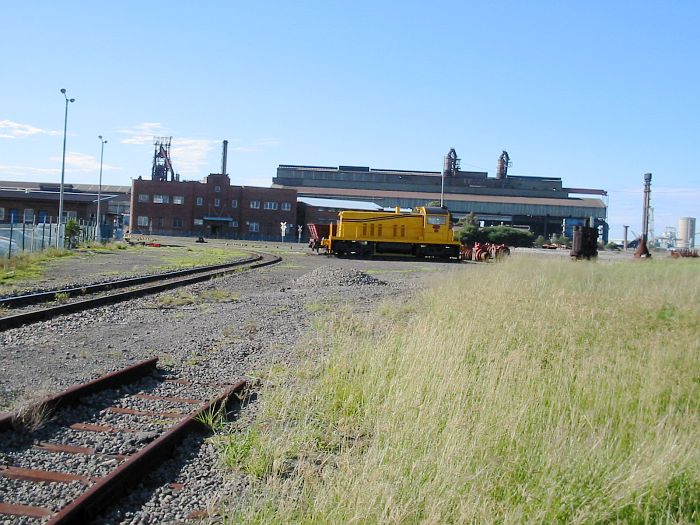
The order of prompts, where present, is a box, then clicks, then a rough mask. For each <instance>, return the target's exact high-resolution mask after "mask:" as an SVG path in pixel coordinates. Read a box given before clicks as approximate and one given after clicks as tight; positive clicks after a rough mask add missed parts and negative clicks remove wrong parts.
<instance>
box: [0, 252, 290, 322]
mask: <svg viewBox="0 0 700 525" xmlns="http://www.w3.org/2000/svg"><path fill="white" fill-rule="evenodd" d="M281 260H282V259H281V257H278V256H276V255H269V254H258V255H257V256H256V257H254V258H252V259H250V260H248V261H247V263H251V262H252V264H248V265H247V266H244V263H241V264H237V265H236V266H235V267H227V268H224V269H218V270H211V271H207V272H203V273H197V274H195V275H188V276H184V277H180V278H175V279H171V280H169V281H166V282H158V283H155V284H150V285H146V286H142V287H139V288H135V289H133V290H126V291H123V292H117V293H114V294H109V295H103V296H99V297H91V298H87V299H82V300H78V301H73V302H70V303H65V304H59V305H54V306H50V307H48V308H42V309H39V310H32V311H29V312H22V313H18V314H14V315H7V316H5V317H0V332H2V331H4V330H7V329H8V328H14V327H17V326H21V325H25V324H30V323H33V322H37V321H41V320H44V319H50V318H52V317H55V316H57V315H62V314H67V313H73V312H79V311H82V310H89V309H90V308H96V307H98V306H104V305H107V304H115V303H118V302H121V301H126V300H128V299H133V298H135V297H140V296H142V295H150V294H154V293H158V292H162V291H164V290H169V289H171V288H177V287H179V286H184V285H187V284H194V283H198V282H201V281H206V280H207V279H211V278H212V277H216V276H219V275H225V274H227V273H230V272H233V271H236V270H238V269H239V268H241V267H243V268H245V269H248V270H251V269H255V268H261V267H263V266H269V265H271V264H275V263H278V262H280V261H281Z"/></svg>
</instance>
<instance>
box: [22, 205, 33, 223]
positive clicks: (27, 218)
mask: <svg viewBox="0 0 700 525" xmlns="http://www.w3.org/2000/svg"><path fill="white" fill-rule="evenodd" d="M24 222H34V210H33V209H32V208H24Z"/></svg>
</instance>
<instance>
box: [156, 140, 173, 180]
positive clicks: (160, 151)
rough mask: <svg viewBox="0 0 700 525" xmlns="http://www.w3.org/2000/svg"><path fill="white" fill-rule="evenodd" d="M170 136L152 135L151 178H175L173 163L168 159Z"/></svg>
mask: <svg viewBox="0 0 700 525" xmlns="http://www.w3.org/2000/svg"><path fill="white" fill-rule="evenodd" d="M172 140H173V138H172V137H153V146H154V150H153V169H152V170H151V179H153V180H162V181H167V180H168V173H170V180H175V172H174V171H173V164H172V162H171V160H170V144H171V143H172Z"/></svg>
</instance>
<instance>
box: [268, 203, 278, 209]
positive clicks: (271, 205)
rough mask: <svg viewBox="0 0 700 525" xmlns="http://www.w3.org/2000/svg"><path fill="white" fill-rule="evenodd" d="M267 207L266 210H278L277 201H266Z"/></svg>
mask: <svg viewBox="0 0 700 525" xmlns="http://www.w3.org/2000/svg"><path fill="white" fill-rule="evenodd" d="M265 209H266V210H276V209H277V203H276V202H266V203H265Z"/></svg>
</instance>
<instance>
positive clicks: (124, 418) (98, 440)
mask: <svg viewBox="0 0 700 525" xmlns="http://www.w3.org/2000/svg"><path fill="white" fill-rule="evenodd" d="M156 366H157V359H150V360H147V361H142V362H140V363H137V364H135V365H132V366H130V367H128V368H125V369H122V370H120V371H118V372H113V373H110V374H107V375H105V376H102V377H100V378H99V379H96V380H94V381H91V382H89V383H85V384H83V385H79V386H76V387H73V388H69V389H68V390H66V391H64V392H61V393H60V394H57V395H54V396H52V397H49V398H47V399H44V400H43V401H41V402H40V403H37V404H35V405H33V406H31V407H29V408H28V409H26V410H23V411H21V412H20V413H16V414H4V415H0V521H2V520H3V519H6V520H12V521H18V522H20V523H48V524H51V525H56V524H69V523H74V524H83V523H89V521H90V520H91V519H93V518H94V517H95V516H97V515H98V514H99V513H100V512H101V511H103V510H104V509H105V508H107V507H108V506H109V505H110V503H112V502H114V501H115V500H116V499H118V498H119V497H120V496H122V495H123V494H124V493H125V492H127V491H128V490H129V488H130V487H134V486H136V485H138V481H140V480H141V479H143V478H144V477H145V476H146V475H147V474H148V473H149V472H150V471H151V470H152V469H153V468H154V467H155V466H156V465H158V464H159V463H160V462H162V461H164V460H165V459H166V458H168V457H169V456H170V455H171V453H172V451H173V449H174V448H175V447H176V446H177V444H178V443H179V442H180V441H182V439H184V438H185V437H186V436H187V435H188V434H189V433H191V432H194V431H196V430H198V429H200V428H202V427H204V425H203V423H201V420H202V419H204V418H205V416H206V415H207V414H212V413H215V412H216V411H217V410H219V409H220V408H221V407H222V406H223V405H225V404H226V403H227V401H229V400H231V399H232V398H234V397H235V396H237V395H240V393H241V392H242V391H243V390H244V388H245V386H246V382H245V380H243V379H240V380H237V381H235V382H234V383H232V384H227V385H222V384H206V383H201V382H190V381H186V380H183V379H179V378H177V377H173V376H169V375H168V374H167V373H165V372H163V371H160V370H158V369H157V367H156Z"/></svg>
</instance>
